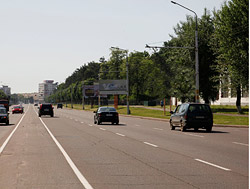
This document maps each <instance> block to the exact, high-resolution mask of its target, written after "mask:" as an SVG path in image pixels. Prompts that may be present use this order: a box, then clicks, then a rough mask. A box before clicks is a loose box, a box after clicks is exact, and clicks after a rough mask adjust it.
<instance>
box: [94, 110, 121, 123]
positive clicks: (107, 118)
mask: <svg viewBox="0 0 250 189" xmlns="http://www.w3.org/2000/svg"><path fill="white" fill-rule="evenodd" d="M94 113H95V115H94V124H98V125H100V124H101V123H103V122H111V123H112V124H117V125H118V124H119V114H118V112H117V111H116V109H115V108H112V107H100V108H98V109H97V111H94Z"/></svg>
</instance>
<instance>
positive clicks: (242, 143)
mask: <svg viewBox="0 0 250 189" xmlns="http://www.w3.org/2000/svg"><path fill="white" fill-rule="evenodd" d="M233 143H234V144H239V145H242V146H249V145H248V144H244V143H240V142H233Z"/></svg>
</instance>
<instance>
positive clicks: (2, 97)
mask: <svg viewBox="0 0 250 189" xmlns="http://www.w3.org/2000/svg"><path fill="white" fill-rule="evenodd" d="M0 99H8V97H7V95H6V94H5V93H4V92H3V91H2V90H0Z"/></svg>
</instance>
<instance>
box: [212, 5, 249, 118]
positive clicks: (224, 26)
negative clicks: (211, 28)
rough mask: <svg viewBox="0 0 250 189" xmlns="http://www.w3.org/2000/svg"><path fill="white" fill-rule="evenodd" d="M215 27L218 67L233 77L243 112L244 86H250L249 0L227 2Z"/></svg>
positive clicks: (216, 17)
mask: <svg viewBox="0 0 250 189" xmlns="http://www.w3.org/2000/svg"><path fill="white" fill-rule="evenodd" d="M215 28H216V30H215V35H214V41H215V42H216V43H215V44H216V46H215V48H216V50H217V60H218V69H219V70H221V71H225V72H224V73H227V74H228V77H229V78H230V79H231V87H232V88H235V89H236V91H237V100H236V106H237V109H238V112H239V113H241V112H242V111H241V88H244V87H247V88H248V87H249V86H248V83H249V78H248V76H249V63H248V61H249V2H248V0H231V1H228V3H226V2H225V3H224V5H223V6H222V9H221V10H219V11H217V12H215ZM225 68H226V69H225ZM222 73H223V72H222Z"/></svg>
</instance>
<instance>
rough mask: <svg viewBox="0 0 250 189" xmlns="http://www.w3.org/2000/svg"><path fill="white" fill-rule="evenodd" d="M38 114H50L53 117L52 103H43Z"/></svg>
mask: <svg viewBox="0 0 250 189" xmlns="http://www.w3.org/2000/svg"><path fill="white" fill-rule="evenodd" d="M38 115H39V117H41V116H42V115H50V116H51V117H53V116H54V111H53V106H52V104H49V103H44V104H41V105H40V107H39V111H38Z"/></svg>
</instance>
